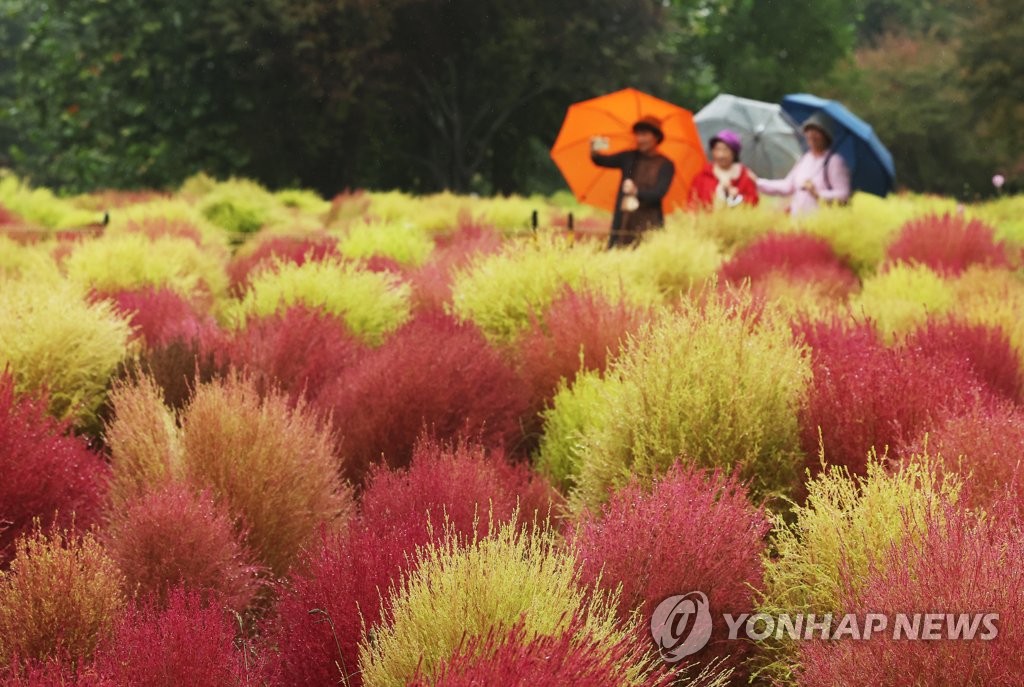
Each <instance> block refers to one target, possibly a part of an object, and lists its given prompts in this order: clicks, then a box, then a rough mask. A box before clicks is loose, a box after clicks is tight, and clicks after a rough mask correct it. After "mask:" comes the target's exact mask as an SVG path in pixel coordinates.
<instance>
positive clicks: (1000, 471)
mask: <svg viewBox="0 0 1024 687" xmlns="http://www.w3.org/2000/svg"><path fill="white" fill-rule="evenodd" d="M925 453H927V454H928V455H930V456H935V457H937V458H939V459H941V463H940V465H941V466H942V467H943V469H944V470H946V471H950V472H960V473H962V474H964V475H965V476H966V475H967V473H970V474H971V478H970V479H967V480H965V486H966V489H965V492H966V498H967V500H968V501H969V502H970V504H971V505H972V506H977V507H982V508H987V507H988V506H990V505H991V504H993V503H995V502H996V501H998V500H1000V499H1002V498H1003V497H1004V496H1006V495H1007V494H1009V495H1010V496H1011V497H1012V498H1014V499H1015V500H1016V501H1017V503H1018V505H1019V506H1020V508H1021V513H1022V514H1024V409H1022V408H1021V407H1020V406H1017V405H1014V404H1010V403H1004V404H1000V405H998V406H995V407H977V408H973V409H971V410H970V411H969V412H967V413H963V414H951V415H947V416H946V417H944V418H942V419H941V420H940V421H939V422H938V424H936V425H935V426H933V427H930V428H928V429H927V430H925V433H924V435H922V436H920V437H917V438H916V439H915V440H914V441H911V442H908V443H906V444H904V445H903V446H902V447H901V449H900V454H901V455H902V456H904V457H907V458H909V457H911V456H913V455H915V454H925Z"/></svg>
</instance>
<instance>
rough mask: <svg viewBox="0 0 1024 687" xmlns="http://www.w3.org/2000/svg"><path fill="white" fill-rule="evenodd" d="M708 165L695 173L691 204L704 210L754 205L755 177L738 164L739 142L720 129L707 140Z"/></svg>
mask: <svg viewBox="0 0 1024 687" xmlns="http://www.w3.org/2000/svg"><path fill="white" fill-rule="evenodd" d="M709 147H710V153H711V162H709V163H707V164H706V165H704V169H702V170H701V171H700V172H698V173H697V176H696V177H694V179H693V185H692V186H691V188H690V197H691V198H692V200H693V203H694V205H696V206H697V207H704V208H708V209H717V208H733V207H737V206H739V205H743V204H744V203H746V204H748V205H757V203H758V200H759V199H758V195H757V177H755V176H754V173H753V172H751V171H750V170H749V169H747V167H746V165H744V164H742V163H741V162H740V151H741V150H742V149H743V139H742V138H740V135H739V134H738V133H736V132H735V131H732V130H730V129H722V130H721V131H719V132H718V133H717V134H716V135H715V136H714V137H712V139H711V141H710V146H709Z"/></svg>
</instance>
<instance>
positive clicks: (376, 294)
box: [231, 260, 409, 344]
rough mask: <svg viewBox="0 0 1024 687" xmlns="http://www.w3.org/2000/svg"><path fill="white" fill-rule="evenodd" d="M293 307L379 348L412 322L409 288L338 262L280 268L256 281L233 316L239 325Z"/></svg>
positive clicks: (235, 307) (391, 279) (282, 265)
mask: <svg viewBox="0 0 1024 687" xmlns="http://www.w3.org/2000/svg"><path fill="white" fill-rule="evenodd" d="M295 305H304V306H306V307H308V308H311V309H316V310H320V311H322V312H323V313H325V314H328V315H332V316H335V317H338V318H340V319H341V320H343V321H344V322H345V325H346V326H347V327H348V328H349V331H351V332H352V333H353V334H355V335H356V336H358V337H360V338H362V339H364V340H365V341H367V342H368V343H371V344H378V343H380V342H381V341H382V340H383V339H384V337H385V335H387V334H389V333H390V332H392V331H394V330H395V329H396V328H398V327H399V326H401V325H402V323H403V322H405V320H406V319H407V318H408V317H409V287H408V285H405V284H402V283H400V282H398V281H397V280H396V279H395V278H394V277H391V276H389V275H386V274H382V273H379V272H368V271H365V270H362V269H359V268H358V267H355V266H353V265H351V264H347V263H341V262H336V261H333V260H332V261H323V262H306V263H304V264H302V265H294V264H278V265H277V266H276V267H275V268H274V269H272V270H264V271H262V272H260V273H259V274H257V275H256V276H255V277H253V279H252V282H251V283H250V284H249V288H248V290H247V291H246V292H245V295H244V296H243V297H242V300H241V301H239V302H238V303H236V304H235V306H234V308H233V310H232V313H231V316H232V317H233V319H234V320H235V321H236V322H237V323H238V324H239V325H244V324H245V322H246V321H247V320H248V319H250V318H252V317H265V316H267V315H272V314H274V313H277V312H281V311H283V310H286V309H288V308H290V307H292V306H295Z"/></svg>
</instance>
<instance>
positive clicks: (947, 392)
mask: <svg viewBox="0 0 1024 687" xmlns="http://www.w3.org/2000/svg"><path fill="white" fill-rule="evenodd" d="M797 333H798V335H799V336H801V337H802V338H803V339H804V340H805V341H806V342H807V343H808V344H809V345H810V346H811V349H812V354H811V365H812V370H813V373H814V378H813V380H812V382H811V385H810V389H809V391H808V398H807V403H806V404H805V406H804V408H803V410H801V413H800V434H801V444H802V447H803V450H804V452H805V454H806V456H807V466H808V467H809V468H810V469H811V470H812V471H813V470H817V469H818V467H819V461H818V452H819V438H820V441H821V442H822V443H823V444H824V451H825V460H826V461H827V462H828V463H830V464H833V465H843V466H846V467H847V468H849V470H850V471H851V472H852V473H854V474H864V473H865V472H866V470H867V454H868V451H869V450H870V449H871V448H872V447H875V448H876V449H877V450H878V451H879V452H881V451H883V450H884V449H885V448H887V447H893V448H894V447H896V446H897V445H898V444H900V443H901V442H903V441H907V440H911V439H914V438H916V437H917V436H918V435H919V434H920V433H921V431H922V430H924V429H926V428H928V427H929V426H930V425H931V424H933V423H934V421H935V420H936V418H938V417H940V416H943V415H944V414H946V413H948V412H962V411H965V410H967V409H969V408H971V407H973V406H974V405H975V404H978V403H991V402H992V401H993V395H992V392H991V391H989V389H988V388H987V387H986V385H985V384H984V383H982V382H981V381H980V380H979V379H978V377H977V375H976V374H975V373H974V370H973V369H972V367H971V366H970V365H969V364H968V362H967V361H966V360H963V359H960V358H959V357H957V356H956V355H951V354H949V352H946V351H938V352H930V351H926V350H922V349H918V348H905V347H896V348H887V347H886V346H885V345H883V344H882V342H881V341H880V340H879V339H878V337H877V335H876V334H875V332H874V329H873V328H872V327H871V325H870V324H868V323H864V324H858V325H847V324H844V323H842V322H840V321H838V320H835V321H831V322H819V323H813V324H808V323H804V324H802V325H798V327H797ZM819 432H820V435H819Z"/></svg>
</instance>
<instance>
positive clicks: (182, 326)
mask: <svg viewBox="0 0 1024 687" xmlns="http://www.w3.org/2000/svg"><path fill="white" fill-rule="evenodd" d="M100 299H106V300H109V301H110V302H112V303H113V304H114V309H115V310H116V311H117V312H118V313H119V314H120V315H121V316H122V317H124V318H125V319H127V320H128V322H129V324H130V325H131V327H132V329H133V330H134V331H133V334H132V337H133V338H139V339H141V340H142V341H143V343H145V345H146V346H147V347H150V348H158V347H160V346H165V345H167V344H169V343H170V342H172V341H174V340H176V339H182V340H185V341H191V340H193V339H199V338H202V337H203V336H205V335H206V332H207V331H209V330H211V329H213V328H215V327H216V326H217V325H216V322H214V320H213V318H212V317H211V316H209V315H208V314H204V313H203V312H202V309H201V308H199V307H197V306H196V304H195V303H193V302H190V301H189V300H188V299H187V298H185V297H183V296H182V295H181V294H179V293H178V292H176V291H174V290H172V289H169V288H166V287H160V288H154V287H143V288H140V289H136V290H120V291H108V292H103V293H94V294H93V300H100Z"/></svg>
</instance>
